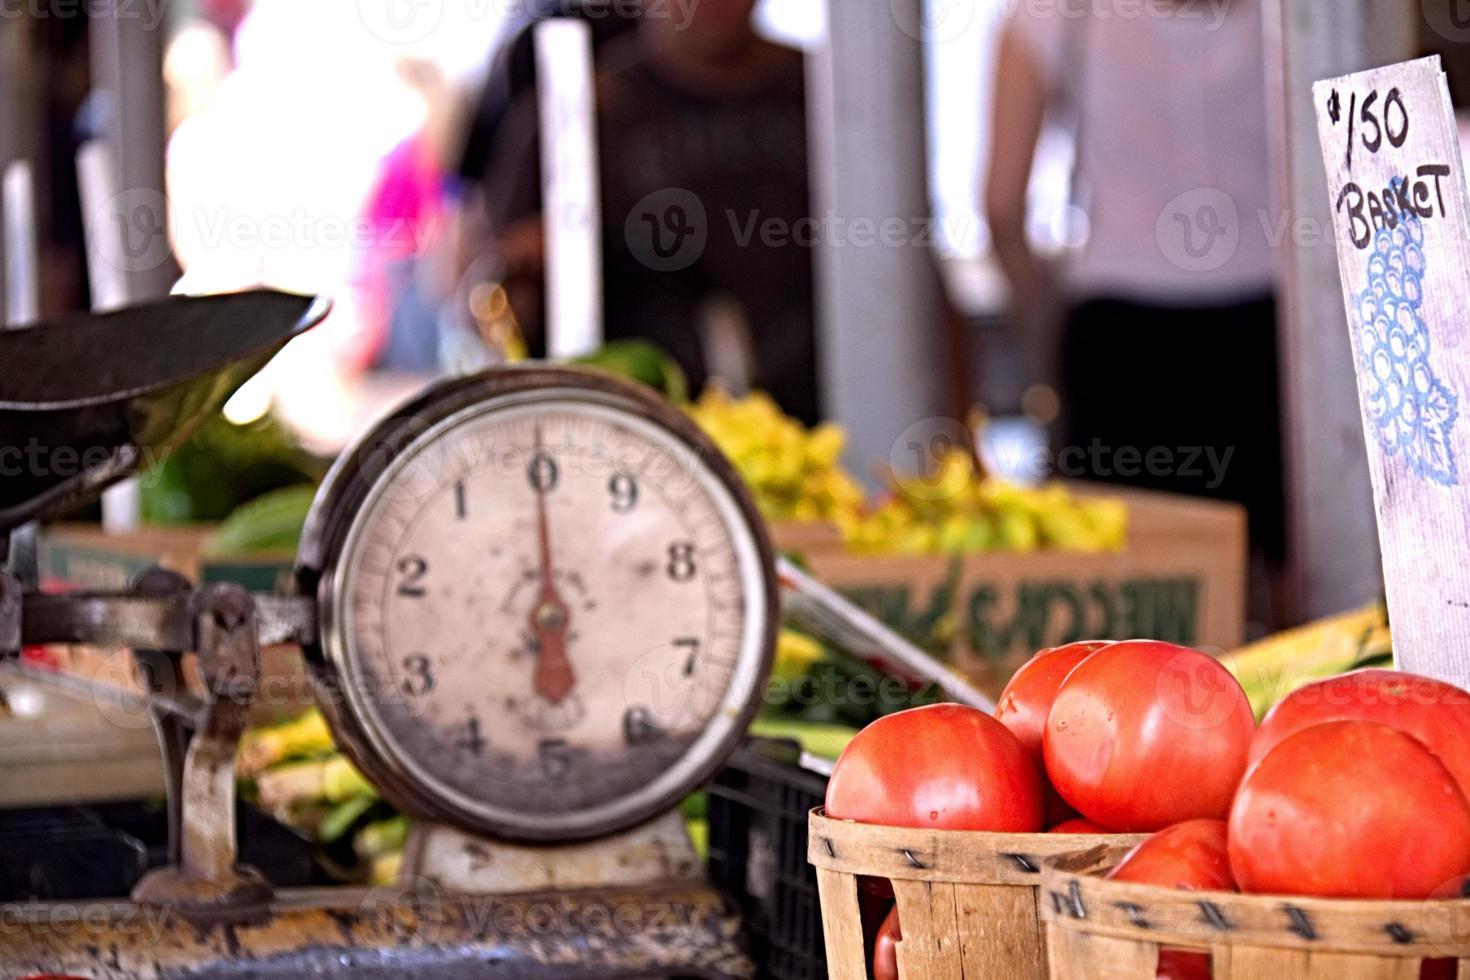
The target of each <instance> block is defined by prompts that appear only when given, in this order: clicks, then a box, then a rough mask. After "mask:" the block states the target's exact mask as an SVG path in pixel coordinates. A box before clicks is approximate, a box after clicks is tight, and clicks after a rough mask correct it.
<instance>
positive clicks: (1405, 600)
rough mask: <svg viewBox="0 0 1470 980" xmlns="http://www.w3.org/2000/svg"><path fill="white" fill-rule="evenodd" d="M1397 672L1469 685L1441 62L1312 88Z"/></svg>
mask: <svg viewBox="0 0 1470 980" xmlns="http://www.w3.org/2000/svg"><path fill="white" fill-rule="evenodd" d="M1312 93H1313V97H1314V101H1315V105H1316V111H1317V126H1318V132H1319V134H1320V138H1321V144H1322V156H1323V160H1324V162H1325V164H1326V172H1327V189H1328V194H1329V201H1330V202H1331V204H1332V207H1333V228H1334V230H1335V232H1336V239H1337V251H1338V258H1339V266H1340V268H1341V272H1342V291H1343V297H1344V302H1345V306H1346V308H1347V327H1348V333H1349V335H1350V336H1351V338H1352V350H1353V368H1354V371H1355V372H1356V374H1357V386H1358V396H1359V401H1360V403H1361V406H1362V413H1361V414H1362V419H1363V432H1364V435H1365V438H1366V442H1367V447H1368V469H1369V472H1370V474H1371V475H1372V478H1373V494H1374V499H1375V501H1376V503H1377V511H1378V532H1379V539H1380V544H1381V548H1382V552H1383V572H1384V580H1385V583H1386V585H1387V588H1388V605H1389V617H1390V619H1391V621H1392V623H1393V639H1394V652H1395V655H1396V656H1397V659H1398V662H1399V664H1400V666H1402V667H1403V668H1405V669H1407V670H1411V671H1414V672H1416V673H1421V674H1428V675H1430V676H1433V677H1438V678H1440V679H1442V680H1446V681H1449V682H1451V683H1454V684H1457V685H1459V686H1461V687H1466V686H1470V418H1466V417H1465V416H1466V414H1467V409H1470V201H1467V198H1466V189H1465V170H1464V165H1463V163H1462V161H1461V159H1460V144H1459V132H1458V128H1457V126H1456V124H1455V115H1454V109H1453V107H1452V106H1451V104H1450V95H1449V88H1448V86H1447V85H1446V82H1445V77H1444V73H1443V72H1442V71H1441V70H1440V64H1439V59H1438V58H1437V57H1434V58H1423V59H1420V60H1418V61H1411V62H1406V63H1403V64H1398V65H1391V66H1389V67H1387V68H1379V69H1374V70H1371V71H1365V72H1359V73H1357V74H1354V75H1348V76H1345V77H1342V78H1334V79H1330V80H1327V81H1322V82H1318V83H1317V84H1316V85H1314V86H1313V88H1312Z"/></svg>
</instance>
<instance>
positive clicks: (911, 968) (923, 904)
mask: <svg viewBox="0 0 1470 980" xmlns="http://www.w3.org/2000/svg"><path fill="white" fill-rule="evenodd" d="M893 897H894V898H896V899H897V900H898V918H899V921H900V922H901V923H902V929H903V941H902V942H901V943H899V944H898V972H899V973H900V974H901V975H902V976H906V977H932V978H933V980H965V974H964V969H963V967H962V966H961V963H960V936H959V927H958V925H957V921H956V920H957V916H956V912H955V894H954V885H952V884H950V883H948V882H943V881H905V880H903V879H901V878H896V879H894V881H893Z"/></svg>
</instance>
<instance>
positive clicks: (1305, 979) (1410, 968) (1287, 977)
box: [1214, 946, 1420, 980]
mask: <svg viewBox="0 0 1470 980" xmlns="http://www.w3.org/2000/svg"><path fill="white" fill-rule="evenodd" d="M1419 963H1420V961H1419V960H1418V959H1417V958H1415V957H1389V956H1371V955H1363V954H1357V953H1329V952H1317V951H1313V950H1307V949H1279V948H1273V947H1265V946H1233V947H1231V948H1230V955H1229V956H1228V957H1216V962H1215V967H1214V974H1215V980H1260V978H1262V977H1270V978H1271V980H1322V978H1327V980H1419Z"/></svg>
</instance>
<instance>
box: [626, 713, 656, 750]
mask: <svg viewBox="0 0 1470 980" xmlns="http://www.w3.org/2000/svg"><path fill="white" fill-rule="evenodd" d="M663 734H664V732H663V729H661V728H659V727H658V723H657V722H655V721H654V720H653V715H652V714H650V713H649V711H648V709H647V708H629V709H628V711H627V713H626V714H625V715H623V740H624V741H626V742H627V743H628V744H629V745H630V746H638V745H647V744H649V743H650V742H657V741H658V740H659V739H660V738H662V737H663Z"/></svg>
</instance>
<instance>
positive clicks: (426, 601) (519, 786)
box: [308, 369, 774, 840]
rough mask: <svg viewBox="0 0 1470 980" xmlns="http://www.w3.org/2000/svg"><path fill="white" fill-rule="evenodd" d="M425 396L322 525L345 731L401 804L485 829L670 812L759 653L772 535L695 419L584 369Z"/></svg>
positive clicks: (533, 835) (616, 823) (329, 631)
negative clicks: (767, 538) (695, 426)
mask: <svg viewBox="0 0 1470 980" xmlns="http://www.w3.org/2000/svg"><path fill="white" fill-rule="evenodd" d="M412 409H413V410H412V411H409V412H404V411H400V412H399V413H398V414H397V415H396V416H395V417H394V419H392V420H390V421H389V422H388V423H385V425H384V426H380V427H379V430H378V431H377V432H376V433H375V434H374V435H373V436H370V437H369V438H368V439H367V440H366V441H365V442H364V444H363V446H362V447H361V448H360V449H359V451H358V452H356V453H355V454H352V455H351V456H350V457H349V459H350V460H352V461H353V462H350V463H349V464H347V469H348V470H350V471H351V472H350V474H348V473H339V474H337V475H335V477H334V479H333V480H332V481H331V482H330V483H329V492H328V493H327V494H325V495H324V496H326V497H328V498H336V504H335V506H333V505H332V504H331V503H330V502H329V503H328V504H324V505H319V507H320V509H323V510H324V511H335V513H334V514H329V513H324V514H323V515H322V516H321V518H320V520H317V519H314V520H313V522H312V524H313V525H314V526H313V527H312V528H310V529H309V535H308V537H309V538H313V537H314V538H320V539H321V540H320V543H319V545H318V546H319V547H321V548H325V549H326V550H327V554H324V556H323V562H322V564H323V565H324V566H326V567H327V573H326V574H324V575H323V576H322V577H321V579H320V583H319V601H320V603H321V605H322V608H323V629H322V634H323V641H322V648H321V650H320V651H318V652H317V656H316V657H315V658H314V659H316V661H317V663H318V665H319V669H320V670H321V672H322V673H323V674H324V676H325V677H326V678H328V679H330V680H331V681H332V685H331V687H332V690H333V693H334V695H335V696H334V697H330V698H327V699H326V700H328V701H332V702H335V704H334V705H333V707H332V708H330V709H329V712H328V713H329V717H330V718H332V719H333V720H334V727H336V728H338V729H345V738H344V739H343V740H344V742H345V743H346V744H345V748H346V749H347V751H348V752H349V753H350V754H351V755H352V756H353V757H354V759H355V760H356V761H358V763H359V765H361V766H362V767H363V768H364V769H365V771H366V772H367V773H368V775H369V776H370V777H374V778H378V779H379V780H380V782H383V783H385V784H386V785H385V789H386V790H387V791H388V793H389V795H390V797H393V798H395V802H399V805H400V806H404V807H406V808H407V809H409V810H410V811H411V812H416V813H419V814H420V815H424V816H429V817H443V818H446V819H449V820H451V821H453V822H455V823H458V824H460V825H462V826H467V827H469V828H471V829H475V830H480V831H485V832H489V833H492V834H498V835H505V836H511V837H516V838H525V839H536V840H557V839H576V838H585V837H591V836H597V835H601V834H605V833H610V832H612V831H614V830H616V829H620V828H622V827H626V826H628V825H630V824H632V823H636V822H638V821H640V820H643V819H647V818H648V817H650V816H653V815H654V814H656V813H657V812H659V811H660V810H661V809H664V808H667V807H669V806H672V805H673V804H674V803H675V802H677V800H678V799H679V798H680V797H681V796H682V795H683V794H684V793H686V792H688V790H689V789H690V788H692V787H693V786H695V785H697V784H698V783H699V782H700V781H702V780H703V779H704V778H707V776H708V775H709V774H710V772H711V770H712V769H713V768H714V767H715V766H717V765H718V764H719V763H720V762H721V761H722V760H723V758H724V756H725V755H726V754H727V753H728V751H729V749H730V748H731V747H733V745H734V744H735V741H736V740H737V739H738V738H739V736H740V734H741V733H742V732H743V730H744V728H745V725H746V723H747V722H748V720H749V718H750V716H751V714H752V712H753V710H754V709H755V707H756V706H757V704H758V701H759V697H760V693H761V685H762V683H763V682H764V679H765V674H766V672H767V670H768V668H769V659H770V647H771V633H772V629H773V627H772V621H773V615H772V613H773V605H774V595H773V585H772V582H771V557H770V550H769V546H768V545H767V544H766V541H765V539H764V536H763V534H762V532H761V530H760V524H759V521H758V520H757V519H755V518H754V516H753V514H752V511H751V509H750V506H749V502H748V500H747V499H746V498H745V496H744V494H743V491H742V490H741V489H740V487H739V485H738V483H737V482H736V481H735V480H734V479H733V477H732V476H731V474H730V472H729V470H728V466H727V465H726V464H725V463H724V461H723V459H722V458H720V457H719V455H718V453H716V452H715V451H714V450H713V448H712V447H711V446H709V445H708V444H707V443H706V442H705V441H704V439H703V437H702V436H700V435H699V434H698V433H697V431H696V430H694V429H693V427H692V426H690V425H689V423H688V422H687V421H686V420H684V419H683V417H682V415H679V414H678V413H675V412H674V411H673V410H671V409H669V408H667V407H666V406H664V405H662V404H661V403H659V402H657V401H655V400H653V399H652V398H651V397H650V396H647V395H645V394H643V393H642V392H640V391H637V390H635V389H633V388H631V387H630V386H627V385H624V384H623V383H621V382H614V381H611V380H610V379H606V378H604V377H602V376H599V375H591V374H586V373H583V372H576V371H568V370H561V369H538V370H519V371H504V372H500V373H498V374H497V375H490V376H487V377H486V378H482V379H479V380H477V381H470V382H455V383H451V384H450V385H449V386H447V388H446V390H444V391H443V392H440V393H438V395H437V397H436V395H435V394H434V393H431V394H430V395H429V396H427V398H426V399H423V400H421V402H420V404H418V405H416V406H412ZM326 525H332V526H333V527H334V528H335V533H332V530H331V529H329V528H328V527H327V526H326Z"/></svg>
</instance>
